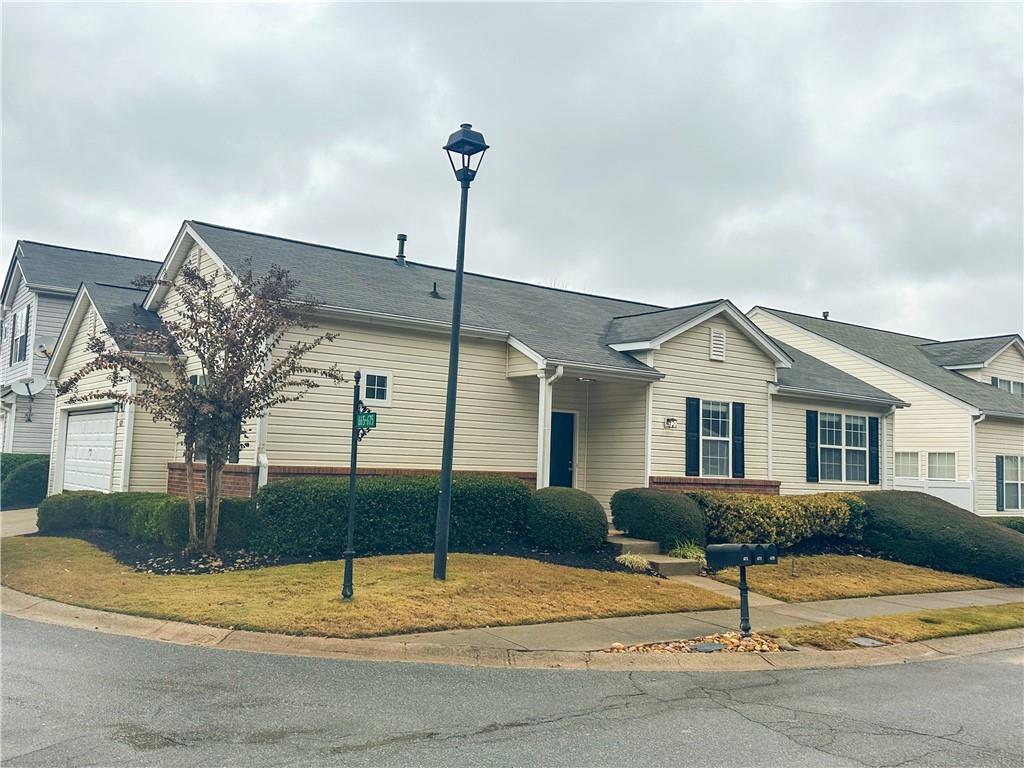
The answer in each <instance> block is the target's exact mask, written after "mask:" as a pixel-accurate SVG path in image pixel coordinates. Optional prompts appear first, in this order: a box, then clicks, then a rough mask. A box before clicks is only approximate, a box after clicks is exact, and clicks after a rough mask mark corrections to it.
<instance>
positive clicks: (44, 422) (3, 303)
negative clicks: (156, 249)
mask: <svg viewBox="0 0 1024 768" xmlns="http://www.w3.org/2000/svg"><path fill="white" fill-rule="evenodd" d="M156 267H157V264H156V263H155V262H153V261H147V260H145V259H133V258H130V257H128V256H116V255H114V254H110V253H98V252H96V251H82V250H79V249H77V248H64V247H62V246H57V245H46V244H44V243H34V242H31V241H28V240H19V241H18V243H17V245H16V246H15V248H14V254H13V256H12V257H11V263H10V266H9V267H8V269H7V276H6V277H5V279H4V286H3V294H2V297H0V307H2V309H0V315H2V317H0V329H2V330H0V339H2V343H0V435H2V438H3V443H2V449H3V450H4V451H10V452H13V453H49V452H50V442H51V435H50V432H51V430H52V427H53V398H54V390H53V386H52V385H47V386H46V387H45V389H43V390H42V391H41V392H40V393H39V394H38V395H36V396H35V397H34V398H31V400H30V398H28V397H26V396H23V395H17V394H15V392H14V391H12V389H11V386H12V384H15V383H17V382H19V381H22V380H25V379H30V378H32V377H38V378H39V379H43V378H44V377H43V374H44V372H45V370H46V366H47V363H48V356H47V355H48V354H49V353H50V352H51V351H52V349H53V345H54V342H55V341H56V339H57V336H58V335H59V334H60V331H61V327H62V326H63V325H64V319H65V318H66V317H67V315H68V310H69V309H70V308H71V304H72V302H73V301H74V298H75V292H76V291H77V290H78V286H79V284H80V283H81V282H82V281H83V280H95V281H100V282H108V281H111V282H117V283H119V284H125V283H127V282H130V281H131V280H132V279H133V278H134V277H135V276H136V275H137V274H140V273H141V274H145V275H152V274H153V272H154V271H155V270H156Z"/></svg>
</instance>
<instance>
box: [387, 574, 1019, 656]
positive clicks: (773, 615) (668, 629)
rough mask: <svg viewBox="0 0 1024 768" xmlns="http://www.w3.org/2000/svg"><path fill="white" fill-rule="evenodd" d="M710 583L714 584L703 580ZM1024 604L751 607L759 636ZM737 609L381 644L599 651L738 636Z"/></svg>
mask: <svg viewBox="0 0 1024 768" xmlns="http://www.w3.org/2000/svg"><path fill="white" fill-rule="evenodd" d="M703 580H704V581H710V579H703ZM1013 602H1024V589H1019V588H1010V587H1005V588H1000V589H974V590H967V591H963V592H934V593H927V594H915V595H890V596H886V597H854V598H848V599H844V600H818V601H815V602H810V603H782V602H778V601H772V602H771V603H770V604H763V605H753V604H752V605H751V606H750V622H751V625H752V626H753V629H754V630H755V631H758V630H768V629H775V628H776V627H791V626H798V625H800V624H817V623H824V622H828V621H842V620H844V619H858V618H864V617H867V616H884V615H888V614H897V613H911V612H913V611H921V610H927V609H931V608H963V607H970V606H976V605H999V604H1002V603H1013ZM739 623H740V614H739V610H738V609H728V610H717V611H696V612H692V613H659V614H653V615H650V616H626V617H622V618H615V619H588V620H586V621H563V622H558V623H553V624H526V625H519V626H514V627H493V628H486V629H458V630H449V631H446V632H421V633H418V634H414V635H394V636H391V637H384V638H380V639H381V640H393V641H396V642H403V643H406V644H410V645H415V644H416V643H424V644H428V645H447V646H472V647H476V648H493V649H505V650H510V651H598V650H602V649H605V648H608V647H610V646H611V644H612V643H623V644H625V645H634V644H638V643H661V642H668V641H671V640H680V639H685V638H690V637H698V636H701V635H709V634H714V633H716V632H722V631H723V630H738V629H739Z"/></svg>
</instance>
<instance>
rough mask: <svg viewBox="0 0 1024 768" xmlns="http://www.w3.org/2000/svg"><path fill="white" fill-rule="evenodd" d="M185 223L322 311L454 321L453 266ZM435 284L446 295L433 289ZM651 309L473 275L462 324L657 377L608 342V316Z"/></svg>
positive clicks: (552, 352) (239, 264)
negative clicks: (280, 276)
mask: <svg viewBox="0 0 1024 768" xmlns="http://www.w3.org/2000/svg"><path fill="white" fill-rule="evenodd" d="M186 225H187V226H189V227H191V228H192V229H193V230H194V231H195V233H196V235H198V237H199V238H200V239H201V243H202V244H203V245H205V246H206V247H207V248H208V249H210V250H211V251H212V252H213V253H214V255H215V256H216V257H217V258H219V259H220V260H221V261H222V262H224V265H225V266H226V267H227V268H228V269H230V270H232V271H233V272H239V271H241V270H243V269H245V266H246V260H247V259H251V263H252V269H253V270H254V271H256V272H257V273H259V272H262V271H265V270H266V269H268V268H269V267H270V266H271V265H275V264H276V265H278V266H280V267H283V268H285V269H287V270H289V271H290V272H291V273H292V275H293V276H294V277H295V278H297V279H298V280H299V281H300V282H299V292H300V293H302V292H305V291H310V292H312V294H313V295H314V297H315V298H316V299H318V300H319V301H321V302H323V305H324V307H325V308H333V309H343V310H356V311H359V312H362V313H365V314H367V315H369V316H374V315H376V316H380V315H387V316H392V317H397V318H408V319H414V320H426V321H433V322H436V323H438V324H444V325H449V324H450V323H451V315H452V304H451V299H452V295H453V293H454V283H455V273H454V270H451V269H446V268H442V267H433V266H428V265H425V264H417V263H414V262H411V261H408V260H407V261H406V263H405V264H404V265H402V264H399V263H398V262H397V260H396V259H395V258H394V257H385V256H374V255H371V254H365V253H358V252H355V251H346V250H341V249H338V248H330V247H327V246H323V245H314V244H312V243H304V242H299V241H296V240H287V239H284V238H280V237H273V236H270V235H261V234H257V233H253V232H246V231H243V230H237V229H229V228H227V227H221V226H217V225H214V224H205V223H202V222H196V221H189V222H186ZM435 283H436V284H437V290H438V292H439V293H440V295H441V297H442V298H440V299H438V298H434V297H433V296H432V295H431V292H432V290H433V288H434V284H435ZM651 309H660V307H657V306H656V305H652V304H641V303H638V302H632V301H623V300H621V299H612V298H607V297H604V296H594V295H590V294H585V293H576V292H573V291H566V290H561V289H557V288H546V287H543V286H539V285H531V284H529V283H521V282H516V281H514V280H506V279H503V278H497V277H489V276H487V275H480V274H476V273H471V272H467V273H466V275H465V280H464V287H463V309H462V323H463V327H464V328H468V329H479V330H484V331H493V332H499V333H503V334H510V335H511V336H513V337H515V339H517V340H518V341H520V342H522V343H523V344H525V345H526V346H527V347H529V348H530V349H531V350H533V351H534V352H536V353H537V354H539V355H540V356H541V357H543V358H544V359H545V360H546V361H547V362H548V363H552V364H558V363H565V364H572V365H580V366H594V367H598V368H607V369H611V370H619V371H622V372H626V373H632V374H640V375H644V374H647V375H651V376H657V375H658V374H657V371H655V370H654V369H653V368H651V367H649V366H647V365H644V364H643V363H641V362H640V361H639V360H637V359H636V358H634V357H632V356H631V355H628V354H625V353H623V352H616V351H615V350H614V349H611V348H609V347H608V346H607V343H606V340H605V338H604V336H605V330H606V329H607V327H608V324H609V321H610V320H611V318H613V317H615V316H616V315H628V314H634V313H637V312H645V311H648V310H651Z"/></svg>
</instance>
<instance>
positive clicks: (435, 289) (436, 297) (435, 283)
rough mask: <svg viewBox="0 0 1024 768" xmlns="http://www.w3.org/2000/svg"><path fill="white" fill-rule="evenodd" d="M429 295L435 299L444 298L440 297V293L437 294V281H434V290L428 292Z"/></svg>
mask: <svg viewBox="0 0 1024 768" xmlns="http://www.w3.org/2000/svg"><path fill="white" fill-rule="evenodd" d="M430 295H431V296H433V297H434V298H435V299H443V298H444V296H442V295H441V294H440V292H438V290H437V281H436V280H435V281H434V288H433V289H432V290H431V291H430Z"/></svg>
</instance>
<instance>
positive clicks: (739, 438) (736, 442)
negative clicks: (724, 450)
mask: <svg viewBox="0 0 1024 768" xmlns="http://www.w3.org/2000/svg"><path fill="white" fill-rule="evenodd" d="M743 411H744V406H743V403H733V404H732V476H733V477H744V474H743V472H744V469H745V467H744V464H743V456H744V451H743Z"/></svg>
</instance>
